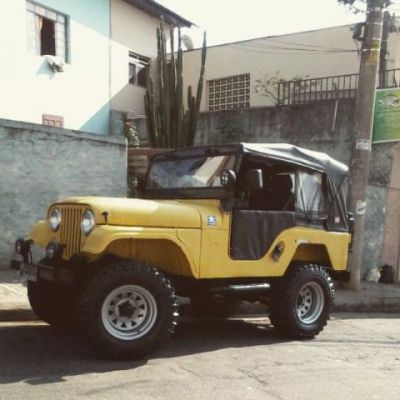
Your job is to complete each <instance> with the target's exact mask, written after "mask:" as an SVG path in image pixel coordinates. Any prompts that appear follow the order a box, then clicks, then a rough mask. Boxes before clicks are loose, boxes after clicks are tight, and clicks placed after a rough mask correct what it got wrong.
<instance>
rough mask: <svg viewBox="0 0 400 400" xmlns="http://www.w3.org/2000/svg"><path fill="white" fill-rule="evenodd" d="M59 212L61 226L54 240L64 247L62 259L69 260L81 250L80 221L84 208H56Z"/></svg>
mask: <svg viewBox="0 0 400 400" xmlns="http://www.w3.org/2000/svg"><path fill="white" fill-rule="evenodd" d="M57 207H58V208H59V209H60V211H61V218H62V219H61V226H60V229H59V230H58V232H57V235H56V240H57V242H58V243H59V244H61V245H63V246H64V249H63V258H66V259H68V258H70V257H71V256H72V255H74V254H77V253H79V251H80V249H81V239H82V238H81V220H82V214H83V212H84V210H85V209H86V208H87V207H86V206H80V205H79V206H73V205H68V206H57Z"/></svg>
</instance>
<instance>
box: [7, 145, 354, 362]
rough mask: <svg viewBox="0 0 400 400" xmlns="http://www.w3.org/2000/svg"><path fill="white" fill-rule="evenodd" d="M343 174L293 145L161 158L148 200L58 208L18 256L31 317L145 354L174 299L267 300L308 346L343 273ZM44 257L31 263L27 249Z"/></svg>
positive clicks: (167, 331) (171, 313)
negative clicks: (39, 251)
mask: <svg viewBox="0 0 400 400" xmlns="http://www.w3.org/2000/svg"><path fill="white" fill-rule="evenodd" d="M347 172H348V168H347V167H346V166H345V165H343V164H341V163H339V162H338V161H336V160H334V159H332V158H330V157H329V156H327V155H326V154H324V153H319V152H314V151H310V150H306V149H302V148H298V147H295V146H292V145H288V144H246V143H241V144H234V145H218V146H207V147H205V146H203V147H193V148H188V149H183V150H175V151H169V152H166V153H163V154H159V155H157V156H155V157H154V158H153V159H152V161H151V164H150V166H149V169H148V172H147V176H146V178H145V180H144V181H143V182H141V183H140V184H138V185H137V187H138V192H139V197H140V198H135V199H127V198H103V197H76V198H69V199H66V200H64V201H60V202H57V203H56V204H53V205H51V206H50V207H49V209H48V212H47V218H46V220H43V221H40V222H38V223H37V224H36V225H35V226H34V227H33V229H32V232H31V235H30V237H29V239H27V240H23V239H19V240H18V241H17V242H16V245H15V247H16V249H15V250H16V252H17V253H19V254H20V255H21V256H22V257H21V260H13V261H12V267H13V268H16V269H19V270H20V272H21V275H23V276H24V278H25V279H27V285H28V296H29V300H30V303H31V305H32V308H33V310H34V311H35V312H36V314H37V315H38V316H39V317H40V318H41V319H43V320H44V321H46V322H48V323H49V324H51V325H53V326H57V327H65V326H68V325H71V324H76V325H73V326H77V327H78V326H79V331H80V332H82V333H83V334H84V335H85V336H86V337H87V338H88V339H89V342H90V343H91V344H94V345H95V346H96V348H98V349H100V350H101V351H103V352H106V353H108V354H112V355H117V356H121V357H137V356H141V355H143V354H145V353H148V352H150V351H153V350H154V349H156V348H157V347H158V346H159V345H160V344H161V343H162V342H164V341H165V340H166V339H167V338H168V337H169V336H170V335H171V334H172V333H173V331H174V328H175V326H176V324H177V322H178V317H179V314H178V296H182V297H188V298H189V299H190V300H191V302H192V303H193V305H196V304H197V305H200V306H201V305H202V306H203V308H204V306H205V307H206V308H207V307H208V309H209V311H210V313H211V312H212V311H213V310H214V308H215V307H216V304H217V303H221V302H222V303H225V304H227V305H229V304H234V303H235V301H238V300H249V301H263V302H265V303H267V304H269V311H270V312H269V317H270V320H271V323H272V324H273V325H274V326H275V328H276V329H277V330H278V331H279V332H280V333H281V334H283V335H284V336H288V337H293V338H311V337H314V336H315V335H317V334H318V333H319V332H320V331H321V330H322V329H323V328H324V326H325V325H326V322H327V320H328V319H329V315H330V312H331V308H332V305H333V294H334V288H333V283H332V278H331V277H332V276H333V277H335V278H340V277H344V276H345V275H346V273H347V272H346V265H347V253H348V248H349V243H350V239H351V235H350V233H349V232H350V224H351V218H350V217H349V214H348V213H347V211H346V204H345V186H346V176H347ZM32 244H34V245H35V246H38V247H41V248H43V249H45V256H44V258H43V259H42V260H41V261H39V262H38V263H34V262H33V260H32V252H31V246H32Z"/></svg>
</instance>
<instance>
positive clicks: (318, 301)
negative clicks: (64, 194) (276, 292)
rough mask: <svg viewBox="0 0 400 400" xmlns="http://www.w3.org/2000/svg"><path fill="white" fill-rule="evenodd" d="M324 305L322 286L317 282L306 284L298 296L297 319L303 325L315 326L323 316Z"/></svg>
mask: <svg viewBox="0 0 400 400" xmlns="http://www.w3.org/2000/svg"><path fill="white" fill-rule="evenodd" d="M324 305H325V295H324V291H323V290H322V288H321V286H320V285H319V284H318V283H315V282H309V283H306V284H305V285H304V286H302V287H301V289H300V290H299V292H298V295H297V305H296V312H297V317H298V318H299V320H300V321H301V322H302V323H303V324H306V325H310V324H313V323H314V322H315V321H317V320H318V318H319V317H320V316H321V314H322V311H323V309H324Z"/></svg>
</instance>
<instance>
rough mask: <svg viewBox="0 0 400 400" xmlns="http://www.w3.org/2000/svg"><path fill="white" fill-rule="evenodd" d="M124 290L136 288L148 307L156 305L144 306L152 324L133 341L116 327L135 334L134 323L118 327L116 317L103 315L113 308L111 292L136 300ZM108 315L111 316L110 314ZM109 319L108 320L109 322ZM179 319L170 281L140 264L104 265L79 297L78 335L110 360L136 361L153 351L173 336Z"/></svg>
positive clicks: (120, 262)
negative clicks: (148, 303)
mask: <svg viewBox="0 0 400 400" xmlns="http://www.w3.org/2000/svg"><path fill="white" fill-rule="evenodd" d="M125 288H137V290H138V291H141V292H139V293H144V298H145V299H146V298H147V299H150V300H151V301H152V303H151V304H156V306H155V307H154V306H153V307H152V306H151V304H150V305H148V307H147V306H146V307H147V308H146V310H147V311H144V312H143V314H144V315H147V314H149V310H150V309H151V310H153V313H154V312H155V315H153V316H152V317H151V318H152V321H153V322H151V324H150V323H149V324H148V326H150V328H148V329H149V330H148V331H146V330H145V328H143V330H144V331H145V334H143V336H140V333H138V334H137V337H136V338H133V336H131V338H127V337H123V336H122V335H123V334H124V331H121V332H122V333H119V332H118V328H120V329H122V328H125V329H128V328H129V326H127V325H129V324H130V326H131V329H132V331H134V330H135V329H137V328H135V326H134V325H133V324H134V322H132V321H131V322H127V323H126V324H125V326H123V325H121V324H124V323H121V321H118V320H117V319H116V320H115V321H112V318H114V317H115V315H112V316H111V317H107V313H106V316H105V314H104V309H106V310H107V306H108V305H110V306H113V304H115V302H116V301H115V300H109V299H110V296H111V298H112V296H114V295H113V293H118V291H121V293H123V292H124V290H127V291H128V295H127V296H132V297H129V298H136V295H135V294H129V290H128V289H125ZM134 290H135V289H134ZM149 294H150V295H149ZM146 296H147V297H146ZM117 297H118V296H117ZM122 298H128V297H125V296H122V297H121V299H122ZM153 300H154V301H153ZM135 301H136V300H135ZM135 301H134V304H136V303H135ZM117 304H118V303H117ZM104 307H106V308H104ZM143 307H145V306H143ZM116 308H117V305H116V306H115V309H116ZM135 312H136V311H135ZM108 313H109V314H110V315H111V314H112V312H111V311H108ZM146 313H147V314H146ZM132 315H135V314H134V313H133V314H132V313H131V315H130V317H129V318H133V317H132ZM136 315H137V314H136ZM108 318H111V322H110V321H109V319H108ZM115 318H117V317H115ZM145 318H147V317H145ZM178 318H179V313H178V303H177V297H176V295H175V291H174V288H173V286H172V284H171V282H170V281H169V279H168V278H166V277H165V275H164V274H163V273H162V272H161V271H159V270H158V269H157V268H155V267H153V266H151V265H149V264H146V263H143V262H133V261H118V262H115V263H113V264H111V265H108V266H104V267H103V268H101V269H100V270H99V271H98V272H97V273H96V275H94V277H93V278H92V279H91V280H90V281H89V282H88V283H87V285H86V286H85V287H84V288H83V290H82V292H81V295H80V301H79V319H80V326H81V332H82V333H83V335H84V337H85V338H86V339H87V340H88V343H90V344H91V345H92V346H93V347H94V348H95V349H96V350H97V351H98V352H100V353H103V354H104V355H106V356H108V357H112V358H138V357H142V356H144V355H146V354H148V353H151V352H153V351H154V350H156V349H157V348H159V347H160V346H161V345H162V344H163V343H164V342H165V341H166V340H167V339H168V338H169V337H170V336H171V335H172V334H173V332H174V329H175V327H176V325H177V322H178ZM120 319H121V318H120ZM113 323H114V325H113ZM117 324H120V326H119V327H118V325H117ZM110 325H111V328H110ZM139 327H140V324H139ZM132 335H133V334H132Z"/></svg>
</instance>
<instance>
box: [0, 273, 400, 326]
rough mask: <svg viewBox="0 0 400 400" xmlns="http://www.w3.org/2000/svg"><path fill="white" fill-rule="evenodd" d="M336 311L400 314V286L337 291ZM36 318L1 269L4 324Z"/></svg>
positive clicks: (15, 279) (252, 308) (251, 310)
mask: <svg viewBox="0 0 400 400" xmlns="http://www.w3.org/2000/svg"><path fill="white" fill-rule="evenodd" d="M265 311H266V307H265V306H263V305H261V304H251V303H250V304H246V303H243V304H242V305H241V306H240V309H239V312H240V314H242V315H243V314H252V315H253V314H256V313H264V312H265ZM334 311H336V312H369V313H373V312H398V313H400V285H388V284H382V283H369V282H363V283H362V284H361V290H360V291H359V292H355V291H351V290H344V289H337V290H336V296H335V309H334ZM34 319H36V316H35V315H34V313H33V312H32V310H31V308H30V306H29V302H28V299H27V295H26V288H25V287H24V286H23V285H22V284H21V282H20V279H19V275H18V273H17V272H15V271H12V270H10V271H7V270H5V271H4V270H0V322H2V321H29V320H34Z"/></svg>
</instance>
